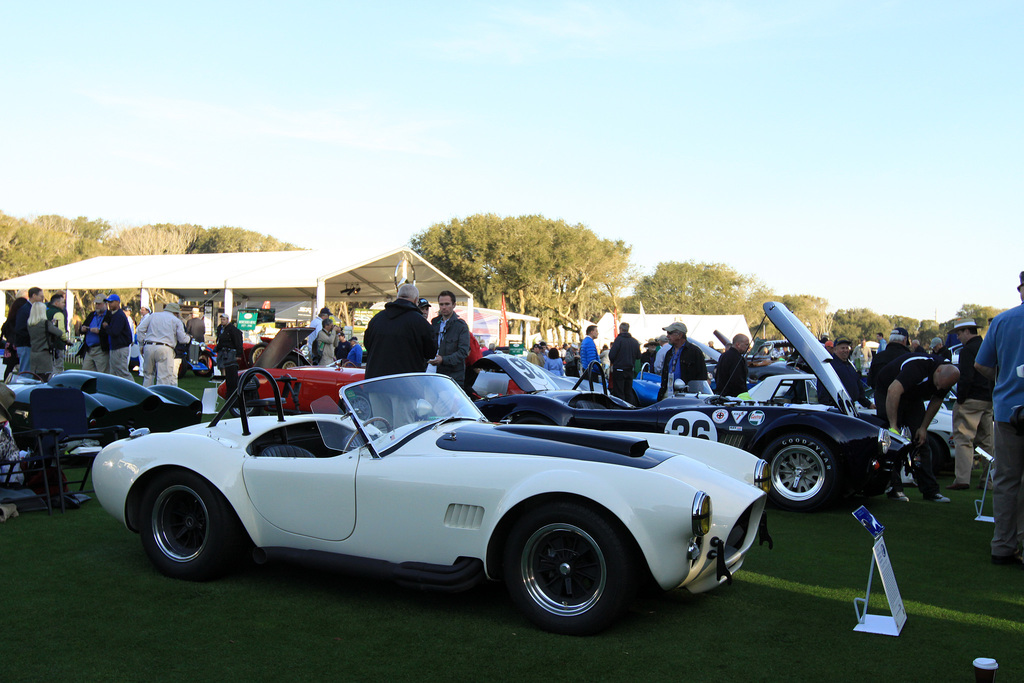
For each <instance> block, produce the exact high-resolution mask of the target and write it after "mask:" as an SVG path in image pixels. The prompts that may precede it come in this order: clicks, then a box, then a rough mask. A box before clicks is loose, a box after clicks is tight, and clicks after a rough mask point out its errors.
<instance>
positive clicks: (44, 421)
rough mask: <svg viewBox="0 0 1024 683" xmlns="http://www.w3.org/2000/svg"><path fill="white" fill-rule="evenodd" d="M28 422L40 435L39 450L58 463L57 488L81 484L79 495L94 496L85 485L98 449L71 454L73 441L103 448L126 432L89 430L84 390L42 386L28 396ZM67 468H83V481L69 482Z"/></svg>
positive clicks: (101, 429)
mask: <svg viewBox="0 0 1024 683" xmlns="http://www.w3.org/2000/svg"><path fill="white" fill-rule="evenodd" d="M29 419H30V421H31V424H32V428H33V430H34V431H35V432H38V438H39V441H40V450H41V452H42V453H43V454H46V453H50V454H52V455H53V457H54V459H55V461H56V464H57V477H58V485H59V486H61V487H67V486H69V485H71V486H73V485H75V484H77V485H78V490H77V491H76V493H91V492H92V489H90V490H89V491H86V489H85V485H86V482H88V481H89V475H90V474H91V473H92V465H93V461H94V460H95V459H96V455H97V453H99V448H92V449H89V448H85V449H75V450H73V451H70V452H69V451H68V446H69V444H70V442H73V441H80V440H84V439H90V440H95V441H98V442H99V444H100V447H102V446H105V445H107V444H108V443H110V442H112V441H114V440H115V439H117V437H118V435H119V434H120V433H122V432H124V433H127V431H128V430H127V429H126V428H125V427H122V426H118V425H113V426H109V427H94V428H91V429H90V427H89V423H88V420H87V417H86V408H85V394H83V393H82V390H81V389H72V388H69V387H45V388H44V387H39V388H37V389H34V390H33V391H32V393H31V394H30V395H29ZM67 468H71V469H77V468H82V475H81V478H80V479H77V478H76V479H70V480H69V479H67V475H66V474H65V470H66V469H67ZM60 502H61V512H63V511H64V506H65V500H64V496H63V495H62V496H61V499H60Z"/></svg>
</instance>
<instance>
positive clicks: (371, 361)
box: [363, 283, 437, 379]
mask: <svg viewBox="0 0 1024 683" xmlns="http://www.w3.org/2000/svg"><path fill="white" fill-rule="evenodd" d="M419 298H420V292H419V290H418V289H417V288H416V285H413V284H409V283H406V284H404V285H402V286H401V287H399V288H398V294H397V297H396V298H395V300H394V301H389V302H388V303H386V304H385V305H384V310H383V311H381V312H380V313H378V314H377V315H375V316H373V317H372V318H371V319H370V324H369V325H367V326H366V332H364V333H363V343H364V345H365V347H366V352H367V354H368V355H367V357H366V379H370V378H372V377H381V376H383V375H398V374H401V373H403V372H423V371H425V370H426V369H427V361H428V360H429V359H430V358H433V357H434V356H435V354H436V353H437V341H436V340H437V337H436V336H435V335H434V332H433V330H432V329H431V327H430V323H429V322H427V319H426V318H424V317H423V314H422V313H420V310H419V309H418V308H417V307H416V302H417V301H418V300H419Z"/></svg>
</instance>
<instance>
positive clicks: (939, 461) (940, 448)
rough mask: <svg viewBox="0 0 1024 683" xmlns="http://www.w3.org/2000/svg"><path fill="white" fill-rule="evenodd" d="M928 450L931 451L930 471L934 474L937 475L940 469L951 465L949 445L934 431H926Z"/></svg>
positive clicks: (951, 458)
mask: <svg viewBox="0 0 1024 683" xmlns="http://www.w3.org/2000/svg"><path fill="white" fill-rule="evenodd" d="M928 450H929V451H931V456H932V472H933V473H934V474H935V476H938V475H939V472H941V471H942V470H944V469H946V468H948V467H952V466H953V462H954V461H953V453H952V452H950V450H949V445H948V444H947V443H946V442H945V441H943V440H942V437H940V436H939V435H938V434H935V433H934V432H928Z"/></svg>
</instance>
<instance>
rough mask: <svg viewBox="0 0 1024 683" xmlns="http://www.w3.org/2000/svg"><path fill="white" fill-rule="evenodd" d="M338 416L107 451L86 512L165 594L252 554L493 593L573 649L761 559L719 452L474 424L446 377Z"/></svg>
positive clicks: (743, 463) (398, 382)
mask: <svg viewBox="0 0 1024 683" xmlns="http://www.w3.org/2000/svg"><path fill="white" fill-rule="evenodd" d="M250 372H253V373H257V374H259V373H265V371H264V370H261V369H258V368H257V369H254V370H250ZM243 384H244V382H241V381H240V382H239V386H241V385H243ZM275 387H276V384H275ZM341 398H342V404H341V405H342V410H341V411H339V409H338V406H337V405H335V404H334V403H333V402H332V401H329V400H328V401H327V407H328V408H330V409H332V411H333V414H326V413H324V414H321V413H314V414H306V415H296V416H289V417H287V418H286V417H284V416H283V415H282V414H280V411H279V414H278V416H277V417H273V416H270V417H256V418H245V417H240V418H237V419H221V418H222V416H223V415H224V414H226V411H227V410H228V409H229V408H230V407H231V406H232V404H233V401H235V400H237V401H243V398H242V397H241V396H239V395H237V394H236V395H235V396H233V397H232V399H231V400H229V401H228V403H227V404H226V405H225V407H224V409H222V410H221V413H220V414H218V416H217V417H215V418H214V419H213V420H212V421H211V422H210V423H209V424H206V425H196V426H194V427H188V428H186V429H180V430H178V431H175V432H171V433H166V434H145V435H142V436H136V437H134V438H129V439H124V440H121V441H118V442H115V443H114V444H111V445H110V446H108V447H107V448H105V449H104V450H103V451H102V453H101V454H100V455H99V457H98V458H97V462H96V465H95V467H94V470H93V472H94V480H95V485H96V494H97V497H98V498H99V500H100V502H101V503H102V505H103V507H104V509H106V510H107V511H108V512H109V513H110V514H112V515H114V516H115V517H116V518H118V519H119V520H121V521H122V522H123V523H124V524H125V525H126V526H127V527H128V528H129V529H131V530H132V531H135V532H138V533H139V534H140V536H141V539H142V545H143V548H144V549H145V552H146V554H147V555H148V556H149V558H150V560H151V561H152V562H153V564H154V565H156V567H157V569H159V570H160V571H161V572H163V573H164V574H166V575H168V576H171V577H175V578H180V579H187V580H196V581H202V580H208V579H212V578H215V577H217V576H219V575H221V574H223V573H224V572H226V571H228V570H229V569H230V568H231V567H232V566H233V565H234V564H235V563H236V561H238V560H239V559H241V558H243V557H244V556H245V554H246V551H251V554H252V557H253V558H254V559H255V560H256V561H257V562H259V563H262V562H266V561H271V560H278V559H280V560H290V561H295V562H300V563H305V564H308V565H312V566H316V567H319V568H329V569H337V570H342V571H347V572H350V573H356V574H361V575H364V576H370V577H376V578H389V579H392V580H394V581H396V582H398V583H399V584H402V585H409V586H416V587H418V588H431V589H437V590H448V591H457V590H466V589H468V588H471V587H472V586H474V585H476V584H477V583H478V582H480V581H481V580H483V579H492V580H504V582H505V584H506V585H507V587H508V590H509V593H510V594H511V596H512V599H513V601H514V602H515V603H516V605H517V606H518V607H519V608H520V609H521V610H522V611H523V612H524V613H525V615H526V616H527V618H529V619H530V620H531V621H533V622H534V623H535V624H537V625H538V626H539V627H541V628H543V629H546V630H550V631H554V632H559V633H567V634H578V635H583V634H590V633H595V632H598V631H600V630H602V629H604V628H605V627H607V626H608V625H609V624H611V623H612V621H613V620H614V619H615V618H616V617H618V615H619V614H621V613H622V612H623V611H624V610H625V609H626V607H627V606H628V605H629V603H630V601H631V599H632V597H633V595H634V593H635V591H636V589H637V588H638V587H639V586H641V585H646V584H649V583H651V582H652V580H653V582H654V583H656V584H657V585H659V586H660V587H661V588H662V589H665V590H669V589H673V588H676V587H680V586H681V587H685V588H687V589H688V590H690V591H691V592H694V593H698V592H702V591H707V590H710V589H712V588H714V587H716V586H718V585H719V584H721V583H724V582H730V581H731V574H732V572H734V571H736V570H737V569H738V568H739V567H740V565H741V564H742V562H743V558H744V556H745V554H746V553H747V551H748V550H749V549H750V547H751V545H752V544H753V542H754V540H755V538H756V537H758V536H759V535H760V536H761V537H762V539H761V540H762V541H764V540H770V539H767V527H766V524H765V522H764V516H763V512H764V506H765V501H766V496H765V490H766V489H767V487H768V480H767V466H766V463H765V462H764V461H763V460H759V459H758V458H756V457H754V456H752V455H750V454H748V453H746V452H744V451H741V450H739V449H736V448H732V447H730V446H724V445H720V444H718V443H714V442H710V441H702V440H696V439H694V440H681V439H678V438H676V437H674V436H672V435H660V434H632V433H604V432H597V431H592V430H581V429H571V428H562V427H544V426H536V425H499V424H491V423H486V422H484V418H483V416H482V415H481V413H480V412H479V410H477V408H476V406H474V405H473V403H472V402H470V401H469V399H468V398H467V397H466V396H465V394H464V393H463V392H462V390H461V389H460V388H459V387H458V386H457V385H456V384H455V383H454V382H453V381H451V379H449V378H448V377H445V376H443V375H428V374H413V375H395V376H389V377H381V378H376V379H371V380H366V381H363V382H359V383H356V384H351V385H348V386H346V387H344V388H343V389H342V396H341ZM242 408H243V410H241V413H242V414H243V415H244V414H245V410H244V406H242ZM317 408H321V409H322V408H323V406H317Z"/></svg>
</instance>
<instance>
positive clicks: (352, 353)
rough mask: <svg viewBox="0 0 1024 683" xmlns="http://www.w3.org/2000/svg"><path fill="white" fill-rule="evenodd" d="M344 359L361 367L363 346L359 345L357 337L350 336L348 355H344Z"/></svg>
mask: <svg viewBox="0 0 1024 683" xmlns="http://www.w3.org/2000/svg"><path fill="white" fill-rule="evenodd" d="M345 360H347V361H348V362H349V363H351V364H352V365H354V366H356V367H357V368H361V367H363V347H362V346H360V345H359V337H356V336H353V337H352V342H351V344H350V345H349V349H348V355H347V356H345Z"/></svg>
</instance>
